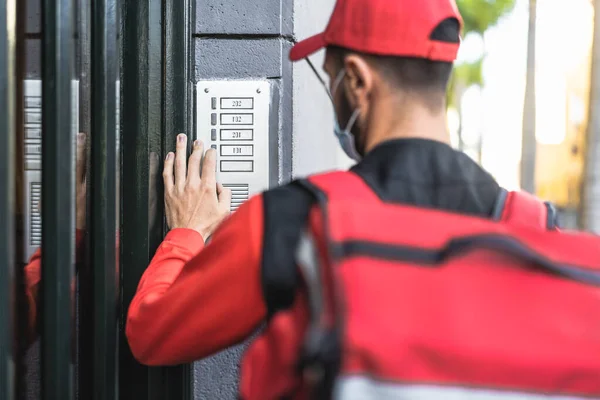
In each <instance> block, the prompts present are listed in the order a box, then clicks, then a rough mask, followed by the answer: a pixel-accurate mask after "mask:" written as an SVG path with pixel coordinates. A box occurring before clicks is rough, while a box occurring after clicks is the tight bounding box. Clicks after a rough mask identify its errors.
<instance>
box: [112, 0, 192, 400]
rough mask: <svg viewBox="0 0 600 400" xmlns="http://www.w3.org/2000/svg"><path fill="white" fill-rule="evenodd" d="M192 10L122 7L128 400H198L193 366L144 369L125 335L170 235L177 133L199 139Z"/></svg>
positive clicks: (134, 2) (123, 366)
mask: <svg viewBox="0 0 600 400" xmlns="http://www.w3.org/2000/svg"><path fill="white" fill-rule="evenodd" d="M191 10H192V9H191V4H190V0H123V1H122V10H121V62H122V67H121V113H120V115H121V116H122V117H121V151H122V169H121V170H122V180H121V198H122V205H121V213H122V214H121V219H120V220H121V245H120V250H121V254H120V270H121V313H120V321H121V324H120V325H121V326H120V328H121V329H120V342H119V347H120V354H119V395H120V398H121V399H130V398H132V399H133V398H135V399H141V400H144V399H165V400H166V399H173V400H179V399H182V400H188V399H191V398H192V397H193V392H192V387H191V386H192V379H191V367H190V366H188V365H185V366H179V367H169V368H148V367H145V366H142V365H140V364H139V363H137V362H136V361H135V360H134V358H133V356H132V354H131V351H130V349H129V346H128V344H127V340H126V338H125V334H124V332H125V325H124V324H125V321H126V315H127V309H128V307H129V304H130V303H131V300H132V298H133V296H134V294H135V291H136V288H137V285H138V282H139V280H140V278H141V276H142V274H143V272H144V271H145V269H146V267H147V266H148V263H149V261H150V259H151V258H152V256H153V255H154V252H155V251H156V248H157V247H158V245H159V244H160V242H161V241H162V238H163V237H164V233H165V232H164V222H163V221H164V217H163V215H164V213H163V201H162V196H163V191H162V181H161V174H160V173H159V171H160V169H161V167H162V160H163V159H164V155H166V153H167V152H168V151H169V150H172V147H173V146H174V143H175V136H176V134H177V133H180V132H186V133H188V134H189V133H191V125H192V124H191V114H190V112H189V109H190V104H191V84H190V65H191V60H192V59H193V58H191V57H190V55H191V51H190V48H191V44H190V41H191V34H190V27H191V20H192V19H191V15H192V13H191ZM151 158H153V159H154V160H156V161H157V163H158V168H155V169H154V171H155V172H156V174H150V169H151V168H150V165H151V161H150V160H151ZM151 199H152V200H151Z"/></svg>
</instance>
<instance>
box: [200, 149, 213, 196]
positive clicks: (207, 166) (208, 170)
mask: <svg viewBox="0 0 600 400" xmlns="http://www.w3.org/2000/svg"><path fill="white" fill-rule="evenodd" d="M202 184H203V185H205V186H208V187H210V188H213V189H214V188H215V187H216V185H217V152H216V151H215V150H214V149H209V150H208V151H207V152H206V155H205V156H204V163H203V164H202Z"/></svg>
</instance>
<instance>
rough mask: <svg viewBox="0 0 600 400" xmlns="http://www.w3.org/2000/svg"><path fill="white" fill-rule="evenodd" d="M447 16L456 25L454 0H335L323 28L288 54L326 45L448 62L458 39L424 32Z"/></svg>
mask: <svg viewBox="0 0 600 400" xmlns="http://www.w3.org/2000/svg"><path fill="white" fill-rule="evenodd" d="M448 18H455V19H457V20H458V21H459V23H460V24H461V26H462V18H461V16H460V13H459V12H458V8H457V6H456V1H455V0H338V2H337V4H336V6H335V9H334V10H333V14H332V15H331V20H330V21H329V25H328V26H327V29H326V30H325V32H323V33H320V34H318V35H315V36H313V37H310V38H308V39H306V40H303V41H302V42H299V43H298V44H296V45H295V46H294V47H293V48H292V51H291V52H290V60H292V61H298V60H301V59H304V58H306V57H308V56H309V55H311V54H313V53H315V52H316V51H318V50H320V49H322V48H324V47H327V46H330V45H332V46H339V47H343V48H346V49H349V50H355V51H359V52H361V53H366V54H373V55H382V56H398V57H416V58H425V59H429V60H432V61H444V62H453V61H454V60H456V55H457V54H458V48H459V46H460V43H448V42H441V41H437V40H432V39H431V38H430V36H431V33H432V32H433V31H434V30H435V28H436V27H437V26H438V25H439V24H440V23H441V22H442V21H444V20H445V19H448Z"/></svg>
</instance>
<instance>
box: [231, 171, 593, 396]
mask: <svg viewBox="0 0 600 400" xmlns="http://www.w3.org/2000/svg"><path fill="white" fill-rule="evenodd" d="M304 185H305V186H306V187H307V188H308V189H309V190H311V191H312V192H313V193H314V194H315V195H316V196H317V198H318V200H319V201H318V206H316V207H315V208H314V209H313V210H312V212H311V215H310V227H309V229H308V230H307V231H306V233H305V234H304V235H303V236H302V239H301V242H300V246H299V249H298V254H297V260H298V267H299V270H300V273H301V276H302V277H303V282H304V284H303V285H302V288H301V290H299V291H298V294H297V297H296V301H295V303H294V305H293V307H292V308H291V309H290V310H288V311H285V312H280V313H278V314H276V315H275V316H274V317H273V318H272V319H271V321H270V322H269V324H268V325H267V328H266V329H265V331H264V332H263V333H262V335H261V336H260V337H259V338H258V339H257V340H256V341H255V342H254V343H253V344H252V346H251V347H250V348H249V350H248V351H247V353H246V355H245V357H244V360H243V363H242V377H241V384H240V392H241V398H242V399H245V400H254V399H256V400H271V399H331V398H334V399H340V400H342V399H343V400H347V399H352V400H354V399H357V400H358V399H361V400H368V399H382V400H383V399H436V400H437V399H439V400H446V399H468V400H473V399H485V400H489V399H542V398H547V397H544V396H548V395H553V396H561V397H553V399H564V400H567V399H578V398H581V399H583V398H595V397H600V287H599V286H600V238H599V237H596V236H593V235H590V234H584V233H570V232H559V231H558V230H557V229H556V226H555V224H554V220H555V218H554V217H555V212H554V211H553V209H552V207H550V206H549V205H547V204H544V203H542V202H541V201H539V200H537V199H536V198H535V197H533V196H530V195H527V194H523V193H516V192H511V193H508V192H503V195H502V196H501V198H500V199H499V201H498V205H497V207H496V209H497V214H498V216H499V217H500V218H499V221H494V220H486V219H482V218H475V217H468V216H464V215H459V214H453V213H448V212H442V211H436V210H430V209H424V208H417V207H411V206H406V205H397V204H388V203H384V202H382V201H381V200H380V199H379V198H378V197H377V196H376V195H375V193H374V192H373V191H372V190H371V189H370V188H369V187H368V186H367V185H366V184H365V183H364V182H363V181H362V179H360V178H359V177H358V176H356V175H354V174H352V173H348V172H337V173H331V174H326V175H320V176H316V177H312V178H310V179H309V180H308V181H306V182H305V183H304ZM563 396H564V397H563Z"/></svg>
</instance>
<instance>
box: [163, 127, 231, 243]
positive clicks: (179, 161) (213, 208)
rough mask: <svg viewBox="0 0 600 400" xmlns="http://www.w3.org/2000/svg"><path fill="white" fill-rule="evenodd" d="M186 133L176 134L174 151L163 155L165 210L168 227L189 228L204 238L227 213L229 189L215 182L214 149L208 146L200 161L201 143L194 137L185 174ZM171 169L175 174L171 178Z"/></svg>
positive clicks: (205, 238)
mask: <svg viewBox="0 0 600 400" xmlns="http://www.w3.org/2000/svg"><path fill="white" fill-rule="evenodd" d="M186 149H187V137H186V135H183V134H181V135H179V136H178V137H177V148H176V154H175V155H173V153H169V154H167V158H166V160H165V167H164V170H163V179H164V181H165V213H166V216H167V224H168V225H169V228H171V229H175V228H188V229H193V230H195V231H197V232H198V233H200V235H202V238H203V239H204V240H205V241H206V240H207V239H208V238H209V237H210V235H212V233H213V232H214V231H215V229H217V227H218V226H219V225H220V224H221V222H223V220H224V219H225V218H227V216H228V215H229V213H230V207H231V191H230V190H229V189H225V188H224V187H223V186H222V185H220V184H217V181H216V162H217V160H216V152H215V151H214V150H213V149H210V150H208V151H207V152H206V156H205V157H204V164H203V165H202V175H201V174H200V163H201V161H202V153H203V152H204V146H203V144H202V142H200V141H198V140H196V142H194V149H193V152H192V155H191V156H190V159H189V163H188V171H187V173H186V165H185V157H186ZM173 169H175V177H174V179H173Z"/></svg>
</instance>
